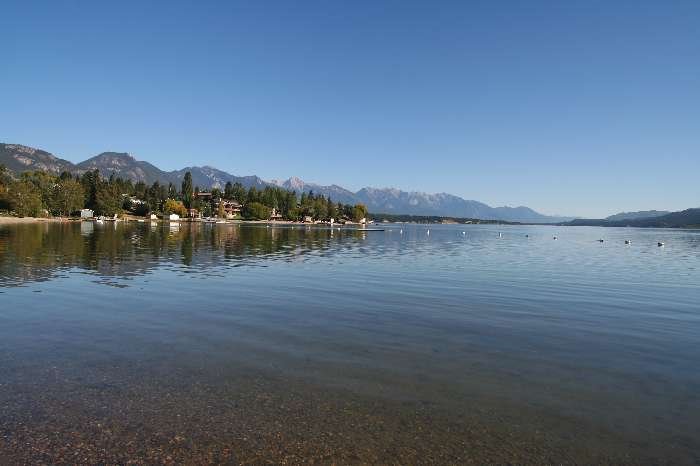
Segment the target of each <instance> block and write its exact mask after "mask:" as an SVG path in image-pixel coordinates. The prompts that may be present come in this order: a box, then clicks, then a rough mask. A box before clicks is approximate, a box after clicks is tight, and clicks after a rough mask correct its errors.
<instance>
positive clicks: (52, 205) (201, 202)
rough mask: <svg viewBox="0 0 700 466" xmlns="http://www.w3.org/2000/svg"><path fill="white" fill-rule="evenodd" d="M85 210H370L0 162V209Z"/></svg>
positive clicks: (325, 217)
mask: <svg viewBox="0 0 700 466" xmlns="http://www.w3.org/2000/svg"><path fill="white" fill-rule="evenodd" d="M83 209H89V210H90V211H92V212H93V213H94V215H95V216H104V217H110V218H115V216H117V217H121V216H135V217H144V218H145V217H149V216H151V215H157V216H166V217H167V216H169V215H171V214H175V215H177V216H178V217H181V218H183V219H186V218H191V219H199V218H214V217H215V218H221V219H233V220H249V221H261V220H276V221H286V222H318V221H321V222H325V221H330V220H331V219H333V220H334V221H336V222H338V223H344V222H361V221H362V220H363V219H366V218H367V215H368V213H367V208H366V207H365V206H364V205H363V204H355V205H350V204H343V203H340V202H333V200H332V199H330V197H325V196H323V195H315V194H314V193H313V192H309V193H306V192H302V193H301V194H300V195H297V193H296V192H295V191H288V190H286V189H283V188H280V187H274V186H266V187H265V188H263V189H258V188H256V187H255V186H252V187H250V188H248V189H246V188H245V187H244V186H243V185H241V184H240V183H233V184H232V183H227V184H226V186H225V187H224V189H219V188H212V189H206V190H203V189H200V187H198V186H193V184H192V175H191V174H190V173H189V172H187V173H186V174H185V176H184V179H183V181H182V184H181V186H179V187H176V186H174V185H173V184H172V183H169V184H168V185H167V186H166V185H162V184H160V183H158V182H154V183H153V184H152V185H150V186H147V185H146V184H145V183H143V182H136V183H134V182H132V181H131V180H129V179H126V180H125V179H122V178H119V177H115V176H111V177H109V178H105V177H103V176H101V174H100V173H99V171H98V170H93V171H87V172H85V173H83V174H82V175H72V174H71V173H68V172H63V173H61V174H60V175H54V174H51V173H48V172H46V171H33V172H25V173H22V174H21V175H20V176H18V177H15V176H13V174H12V173H11V172H10V171H9V170H7V169H6V168H5V167H3V166H0V214H4V215H6V216H10V217H15V218H23V217H34V218H46V219H51V218H58V217H75V216H79V215H80V212H81V211H82V210H83ZM6 218H7V217H6ZM5 223H7V222H5Z"/></svg>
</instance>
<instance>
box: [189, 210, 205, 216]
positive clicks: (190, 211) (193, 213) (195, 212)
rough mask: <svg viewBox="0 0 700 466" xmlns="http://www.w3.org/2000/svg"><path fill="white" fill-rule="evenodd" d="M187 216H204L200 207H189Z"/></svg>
mask: <svg viewBox="0 0 700 466" xmlns="http://www.w3.org/2000/svg"><path fill="white" fill-rule="evenodd" d="M187 217H188V218H202V213H201V212H200V211H199V210H198V209H188V210H187Z"/></svg>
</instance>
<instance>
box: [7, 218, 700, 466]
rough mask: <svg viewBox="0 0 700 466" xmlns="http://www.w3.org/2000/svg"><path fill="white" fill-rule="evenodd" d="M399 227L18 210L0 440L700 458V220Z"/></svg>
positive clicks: (216, 449) (51, 452)
mask: <svg viewBox="0 0 700 466" xmlns="http://www.w3.org/2000/svg"><path fill="white" fill-rule="evenodd" d="M383 228H384V229H385V231H371V232H361V231H354V230H344V229H341V230H329V229H323V228H312V227H280V226H276V227H266V226H265V225H262V226H240V225H196V224H182V225H180V226H168V225H167V224H166V225H163V224H156V223H154V224H150V223H145V224H143V223H142V224H137V223H131V224H123V223H117V224H114V223H104V224H93V223H88V222H83V223H81V224H70V223H56V224H33V225H20V226H11V227H2V228H0V293H1V295H0V302H1V303H2V308H1V309H0V323H1V325H0V371H1V372H2V373H3V374H5V377H4V382H3V383H2V384H0V403H2V404H3V406H4V407H5V409H4V410H3V412H2V413H1V414H0V421H1V422H0V428H1V429H2V431H0V454H3V453H4V456H6V457H8V458H11V459H13V460H15V461H17V462H36V461H39V460H41V461H45V462H56V457H57V456H56V455H58V454H59V453H60V452H62V451H63V450H62V448H64V447H65V446H66V445H67V444H71V445H76V444H77V442H80V444H81V445H82V447H81V450H80V451H81V454H84V455H85V458H88V459H89V460H91V461H92V462H100V461H103V462H115V461H116V462H119V461H122V462H123V461H126V460H128V459H129V458H136V459H138V460H139V461H142V462H156V461H158V462H159V461H161V460H162V459H163V458H166V457H167V456H171V458H172V459H173V460H174V461H180V462H188V461H189V462H204V461H205V460H206V461H214V462H223V461H234V462H236V461H247V460H249V459H253V460H258V461H272V462H279V461H281V460H285V461H288V462H292V463H294V462H298V461H300V460H301V459H302V458H317V460H318V461H320V462H332V461H336V462H342V463H345V462H387V461H398V462H402V463H430V462H433V463H462V462H465V461H467V459H471V461H473V462H477V463H480V462H496V463H504V462H515V463H533V464H541V463H550V462H552V463H591V462H593V463H595V462H598V463H604V462H609V463H615V464H617V463H625V462H627V463H648V462H662V463H663V462H668V463H673V464H684V463H685V464H693V463H694V462H697V461H700V456H698V451H700V438H699V435H698V432H700V416H698V415H697V413H698V412H700V398H699V395H698V393H700V371H699V370H698V366H697V361H698V360H700V345H698V344H697V342H698V341H699V340H700V310H699V307H698V302H700V285H699V284H700V232H697V231H689V230H687V231H683V230H642V229H600V228H555V227H525V226H523V227H503V226H500V227H497V226H464V225H455V226H430V234H428V227H426V226H416V225H386V226H384V227H383ZM499 233H500V234H499ZM555 235H556V236H557V237H558V238H559V239H558V241H553V240H552V237H553V236H555ZM600 238H604V239H605V242H604V243H600V242H598V239H600ZM625 240H630V241H631V245H625ZM658 241H663V242H664V243H665V244H666V246H665V247H663V248H659V247H657V246H656V244H657V242H658ZM3 402H4V403H3ZM185 418H186V419H185ZM98 424H99V426H101V427H99V428H98V427H96V426H97V425H98ZM75 425H81V426H85V427H83V428H80V429H77V430H76V428H75V427H72V426H75ZM105 425H107V426H109V427H108V428H106V427H104V426H105ZM177 438H182V439H185V440H177ZM253 438H255V439H256V441H253V440H251V439H253ZM173 439H176V440H173ZM3 442H4V443H3ZM28 442H29V443H31V444H34V445H35V446H37V448H36V449H35V450H33V451H34V453H26V452H25V449H23V448H22V445H26V444H27V443H28ZM130 448H131V450H130ZM37 451H41V452H43V453H41V454H40V453H36V452H37ZM114 451H120V452H122V453H120V454H122V455H126V456H123V457H118V456H113V455H114V454H115V453H113V452H114ZM100 452H101V453H100ZM105 452H107V453H105ZM110 452H111V453H110ZM124 452H126V453H124ZM61 454H62V453H61ZM32 455H38V456H32ZM41 455H44V456H41ZM100 455H102V456H100ZM110 455H112V456H110ZM160 455H162V456H160ZM212 455H213V456H212ZM212 458H214V459H213V460H212ZM88 462H90V461H88Z"/></svg>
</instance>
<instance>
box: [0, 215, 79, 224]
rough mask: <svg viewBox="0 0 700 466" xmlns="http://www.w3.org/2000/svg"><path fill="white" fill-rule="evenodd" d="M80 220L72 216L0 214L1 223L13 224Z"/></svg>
mask: <svg viewBox="0 0 700 466" xmlns="http://www.w3.org/2000/svg"><path fill="white" fill-rule="evenodd" d="M76 221H80V219H75V218H71V217H51V218H42V217H6V216H0V225H13V224H18V223H44V222H46V223H48V222H51V223H55V222H76Z"/></svg>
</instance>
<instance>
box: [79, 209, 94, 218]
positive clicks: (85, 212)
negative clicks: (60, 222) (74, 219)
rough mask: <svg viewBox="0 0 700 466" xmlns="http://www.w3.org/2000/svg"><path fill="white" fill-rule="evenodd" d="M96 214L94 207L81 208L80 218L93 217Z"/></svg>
mask: <svg viewBox="0 0 700 466" xmlns="http://www.w3.org/2000/svg"><path fill="white" fill-rule="evenodd" d="M94 216H95V212H93V211H92V209H81V211H80V218H93V217H94Z"/></svg>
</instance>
